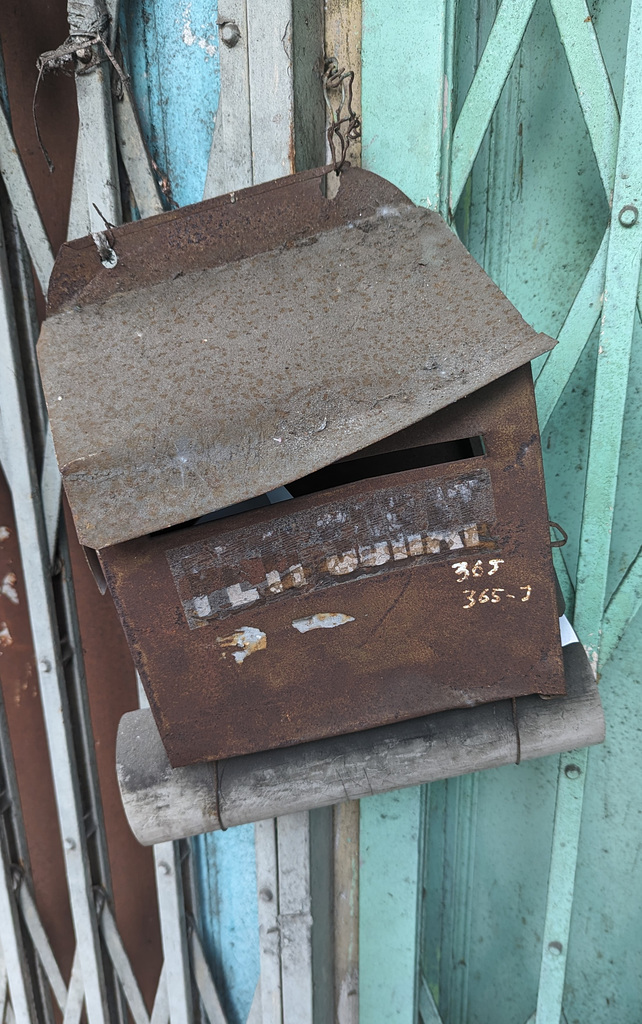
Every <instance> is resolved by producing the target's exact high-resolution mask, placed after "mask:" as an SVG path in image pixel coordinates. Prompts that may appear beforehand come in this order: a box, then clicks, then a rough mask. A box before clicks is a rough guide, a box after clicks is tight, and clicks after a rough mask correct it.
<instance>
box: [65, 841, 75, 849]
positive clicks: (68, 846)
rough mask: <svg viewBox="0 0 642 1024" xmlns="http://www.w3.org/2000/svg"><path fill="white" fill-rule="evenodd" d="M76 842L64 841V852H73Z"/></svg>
mask: <svg viewBox="0 0 642 1024" xmlns="http://www.w3.org/2000/svg"><path fill="white" fill-rule="evenodd" d="M75 849H76V842H75V840H74V839H65V850H75Z"/></svg>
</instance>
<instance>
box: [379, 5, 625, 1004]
mask: <svg viewBox="0 0 642 1024" xmlns="http://www.w3.org/2000/svg"><path fill="white" fill-rule="evenodd" d="M549 2H550V7H551V10H552V13H553V16H554V18H555V22H556V24H557V29H558V31H559V37H560V40H561V44H562V46H563V49H564V53H565V55H566V58H567V60H568V65H569V69H570V73H571V76H572V79H573V83H574V85H575V89H576V93H577V98H578V101H579V105H580V108H581V111H582V114H583V117H584V121H585V124H586V129H587V132H588V136H589V138H590V141H591V146H592V149H593V152H594V155H595V160H596V164H597V169H598V172H599V176H600V179H601V181H602V185H603V187H604V192H605V195H606V200H607V203H608V205H609V207H611V208H612V211H613V215H612V217H611V219H610V223H609V225H608V227H607V230H606V232H605V234H604V237H603V239H602V241H601V244H600V245H599V248H598V250H597V252H596V254H595V257H594V259H593V261H592V262H591V265H590V267H589V269H588V272H587V274H586V276H585V278H584V280H583V281H582V283H581V286H580V288H579V290H578V292H577V295H576V297H575V300H574V301H573V303H572V305H571V307H570V309H569V311H568V313H567V315H566V318H565V319H564V322H563V325H562V327H561V330H560V331H559V345H558V346H557V348H556V349H555V350H554V351H553V353H552V354H551V355H550V356H549V357H548V358H547V359H546V360H542V361H541V362H540V363H539V365H538V366H537V367H536V368H535V376H536V394H537V399H538V411H539V416H540V424H541V427H542V431H544V430H545V429H546V427H547V426H548V424H549V421H550V420H551V416H552V414H553V412H554V410H555V408H556V406H557V404H558V402H559V401H560V398H561V397H562V394H563V393H564V390H565V388H566V387H567V385H568V383H569V381H570V379H571V376H572V375H573V373H574V372H575V371H576V368H577V365H578V362H579V360H580V358H581V357H582V354H583V353H584V351H585V349H586V346H587V345H588V344H589V343H590V341H591V336H592V335H593V334H594V329H595V326H596V324H597V322H598V320H600V334H599V351H598V356H597V369H596V373H595V389H594V396H593V406H592V430H591V438H590V443H589V453H588V466H587V472H586V479H585V485H584V507H583V514H582V525H581V535H580V548H579V561H578V565H577V572H575V571H574V569H575V567H574V566H573V565H572V564H570V562H569V563H567V562H566V560H565V559H564V557H563V555H562V554H560V553H556V563H557V567H558V572H559V574H560V577H561V582H562V586H563V589H564V590H565V595H566V597H567V604H568V605H569V607H570V608H571V609H572V608H573V607H574V622H575V626H576V628H577V630H578V632H579V634H580V636H581V638H582V640H583V641H584V643H585V646H586V648H587V651H588V653H589V655H590V657H591V659H592V663H593V665H594V667H595V670H596V671H598V669H599V668H601V666H602V665H603V664H605V662H606V660H607V659H608V658H609V657H610V656H611V655H612V654H613V652H614V650H615V648H616V646H617V644H618V642H619V641H620V639H621V638H622V636H623V635H624V633H625V631H626V628H627V625H628V624H629V623H630V622H631V621H632V620H633V618H634V617H635V616H636V614H637V612H638V611H639V609H640V607H641V606H642V549H641V550H640V552H639V553H638V554H637V557H636V558H635V559H633V561H632V562H631V564H630V565H629V568H628V570H627V571H626V572H625V573H624V574H623V576H622V578H621V580H620V582H619V584H618V585H617V586H616V587H615V590H614V592H613V594H612V595H611V596H610V600H608V598H609V593H608V586H609V554H610V551H611V533H612V527H613V520H614V514H615V507H616V489H617V482H618V470H619V466H620V450H621V444H622V423H623V417H624V407H625V402H626V396H627V384H628V370H629V363H630V357H631V345H632V339H633V332H634V323H635V319H636V304H637V302H638V288H639V276H640V259H641V254H642V248H641V246H642V224H640V223H638V221H637V220H636V214H635V212H634V211H632V210H631V209H629V210H628V211H625V212H624V214H622V215H621V216H620V214H621V211H622V210H623V208H624V207H635V208H637V207H638V206H639V205H640V203H641V202H642V178H641V177H640V174H641V171H642V159H641V158H642V150H641V147H642V140H641V138H640V134H639V127H640V120H641V119H642V0H633V2H632V5H631V14H630V26H629V35H628V50H627V58H626V70H625V76H624V82H625V84H624V95H623V101H622V115H621V119H620V116H619V113H618V108H617V103H616V99H615V97H614V93H613V89H612V86H611V80H610V77H609V73H608V71H607V68H606V64H605V61H604V58H603V55H602V52H601V49H600V43H599V41H598V36H597V33H596V30H595V27H594V24H593V20H592V16H591V12H590V10H589V7H588V6H587V4H586V2H585V0H549ZM459 6H461V4H460V5H458V3H457V0H441V2H439V3H434V4H431V5H430V10H427V9H426V8H425V5H423V4H421V3H420V2H418V0H406V2H405V3H403V4H401V5H400V7H399V8H398V9H396V11H395V17H394V19H392V20H391V19H390V16H389V10H388V6H387V5H386V4H385V3H384V2H383V0H364V26H363V87H362V88H363V120H364V148H363V162H364V166H366V167H369V168H370V169H372V170H375V171H377V172H378V173H380V174H384V175H385V176H387V177H389V178H391V180H393V181H394V182H395V183H396V184H398V185H399V186H400V187H401V188H402V189H404V190H405V191H407V192H408V194H409V195H410V196H411V197H412V198H413V199H414V200H415V201H416V202H420V203H423V204H427V205H430V206H433V207H436V208H438V209H439V210H440V212H442V214H443V215H444V216H446V217H448V218H449V219H451V220H453V219H454V213H455V211H456V210H457V206H458V204H459V203H460V202H461V204H462V207H465V205H466V203H467V202H468V201H469V198H470V174H471V171H472V169H473V166H474V165H475V161H476V160H477V158H478V156H479V154H480V150H483V148H484V146H485V145H487V137H488V136H487V132H488V128H489V125H490V124H491V119H492V118H493V114H494V112H495V111H496V109H497V107H498V103H499V101H500V97H502V92H503V90H504V88H505V85H506V81H507V78H508V76H509V73H510V72H511V68H512V66H513V63H514V60H515V57H516V54H517V53H518V51H519V48H520V46H521V45H522V41H523V38H524V34H525V31H526V29H527V25H528V22H529V18H530V17H531V14H532V11H533V8H534V7H535V0H503V2H502V3H501V4H500V5H499V7H498V10H497V13H496V17H495V18H494V21H493V23H492V27H491V28H490V31H489V34H488V38H487V42H486V45H485V48H484V50H483V53H482V55H481V59H479V61H478V62H476V65H477V66H476V69H475V72H474V75H473V76H472V81H471V83H470V84H469V87H468V90H467V93H466V96H465V99H464V101H463V104H462V105H461V109H460V112H459V116H458V117H457V119H456V122H455V124H454V126H453V124H452V109H451V108H452V106H453V103H452V98H453V93H454V91H455V89H456V86H457V83H456V82H454V81H453V71H452V69H453V48H454V46H455V29H454V23H455V17H456V14H457V13H458V7H459ZM488 6H489V5H484V4H480V5H479V6H478V14H480V16H481V15H482V14H483V12H482V8H484V9H486V8H487V7H488ZM384 52H385V54H386V71H387V74H386V75H385V76H384V75H382V74H381V73H380V72H381V66H380V59H381V58H380V54H381V53H384ZM409 80H412V82H413V85H414V90H413V100H412V102H411V103H409V104H406V105H405V106H404V105H403V104H402V103H400V100H399V96H400V95H401V94H402V93H401V90H402V88H403V86H404V84H405V83H406V82H407V81H409ZM627 215H628V218H629V219H630V220H635V223H633V224H631V225H627V220H626V218H627ZM623 221H624V222H623ZM487 269H490V272H491V273H493V269H492V268H489V267H487ZM495 276H497V275H495ZM499 283H501V281H500V282H499ZM587 764H588V754H587V752H586V751H579V752H576V753H575V754H573V756H572V757H570V756H564V757H562V758H560V761H559V766H558V781H557V797H556V803H555V813H554V821H553V829H552V848H551V862H550V870H549V882H548V896H547V902H546V911H545V921H544V931H543V940H542V957H541V966H540V975H539V994H538V1000H537V1009H536V1012H535V1014H534V1015H533V1017H532V1018H530V1019H531V1020H533V1021H536V1024H552V1022H558V1021H560V1020H561V1019H562V1014H563V1011H562V999H563V993H564V982H565V973H566V954H567V946H568V937H569V933H570V926H571V913H572V906H573V892H574V884H575V871H576V863H577V854H578V849H579V841H580V829H581V823H582V807H583V796H584V785H585V779H586V771H587ZM471 784H472V783H471V782H470V781H463V780H453V781H452V782H451V783H449V786H450V787H451V791H452V792H453V793H455V796H454V797H451V800H452V799H454V803H455V806H456V807H461V805H462V794H463V792H464V788H465V787H468V788H470V786H471ZM460 790H461V792H460ZM379 799H380V800H381V801H382V806H384V805H385V801H386V800H387V799H388V798H379ZM407 799H408V800H412V799H413V798H412V797H408V798H407ZM414 800H415V803H414V804H413V805H412V806H413V808H416V807H419V806H420V797H419V795H418V794H416V795H415V796H414ZM474 804H475V801H474V800H469V805H468V806H469V812H470V813H469V816H466V815H463V816H462V815H461V813H460V812H459V811H458V812H457V814H456V815H455V822H456V823H455V825H454V826H452V827H454V829H455V832H454V834H452V835H450V838H448V835H449V832H448V829H446V832H445V834H446V836H447V838H446V843H447V845H448V844H450V849H449V851H448V854H447V859H448V860H449V863H450V870H451V873H454V874H455V875H458V877H459V880H460V882H462V883H463V882H464V881H465V879H466V871H465V869H464V866H465V864H466V863H470V843H471V842H472V840H473V837H474V828H473V827H471V818H470V815H473V816H474ZM413 813H414V812H413ZM433 816H434V808H433V810H432V812H431V813H430V814H429V815H428V816H427V821H426V828H427V829H428V830H430V829H432V828H433V826H434V820H433ZM451 818H452V815H451ZM362 829H365V830H366V834H368V830H372V829H373V824H372V821H371V820H370V811H369V810H368V811H365V810H364V811H362ZM397 842H399V840H398V841H397ZM394 878H395V872H394V871H393V872H392V879H391V875H390V872H389V871H388V872H387V873H385V874H382V876H381V878H380V879H379V881H378V882H376V880H375V879H369V878H368V877H366V878H362V884H361V890H362V904H361V905H362V913H364V911H365V908H366V907H367V906H368V905H369V902H370V901H375V902H376V899H377V892H378V889H380V888H382V887H385V888H390V886H391V885H394ZM468 880H469V881H470V879H468ZM417 889H419V883H418V882H417ZM444 898H445V897H444ZM469 898H470V897H469ZM459 900H460V902H461V900H463V901H464V902H463V904H461V905H460V908H459V911H458V913H459V921H458V922H455V921H453V922H451V927H450V931H451V933H452V934H453V941H454V942H455V944H458V945H459V947H461V945H462V942H463V943H464V945H465V940H464V937H463V935H462V933H461V930H462V927H463V930H464V932H465V926H462V920H464V918H465V900H466V897H465V896H464V895H460V897H459ZM462 915H463V917H462ZM458 932H459V935H458V934H457V933H458ZM381 939H382V936H381V935H377V934H376V929H375V931H374V932H371V933H370V934H369V935H368V934H362V947H361V961H362V965H364V966H365V968H366V971H367V972H368V973H367V976H369V975H370V974H374V973H375V972H376V973H377V977H378V980H379V987H378V991H379V992H381V991H382V988H385V986H386V984H387V991H388V994H389V998H390V994H391V993H392V992H393V990H394V984H393V978H392V977H391V976H390V974H389V972H388V969H387V964H386V962H385V961H386V958H385V956H384V955H382V950H388V949H389V944H387V943H386V942H383V943H381ZM407 949H408V951H409V950H410V945H409V944H407ZM440 953H441V955H442V956H444V955H445V952H444V950H443V949H442V950H440ZM408 955H411V954H410V952H408ZM362 970H363V967H362ZM386 979H387V982H386ZM465 984H466V982H464V985H465ZM426 990H427V986H426V983H425V981H422V982H420V984H419V987H418V992H419V1006H420V1007H421V1005H422V993H423V1006H424V1007H428V1010H429V1011H430V1014H431V1018H432V1019H436V1018H435V1017H434V1012H435V1005H437V1006H439V1003H440V999H439V998H438V996H439V995H441V997H442V999H441V1003H442V1006H443V1005H446V1004H447V1007H448V1013H447V1020H448V1024H454V1022H460V1021H461V1022H462V1024H463V1021H465V1020H466V1016H465V1014H466V1010H465V1006H466V995H465V992H464V991H463V989H461V987H460V990H459V992H456V991H453V992H451V993H450V995H449V998H447V999H445V997H444V993H443V992H442V993H437V994H436V993H435V992H434V991H433V992H432V993H431V998H430V999H428V996H427V995H426ZM428 991H429V990H428ZM429 994H430V993H429ZM432 996H435V1000H432ZM369 1009H370V1013H371V1014H372V1015H371V1016H368V1018H367V1019H368V1021H369V1024H370V1022H375V1024H378V1022H379V1021H382V1022H383V1021H384V1020H388V1019H393V1017H392V1016H391V1015H390V1014H391V1006H390V1002H388V1003H387V1005H386V1006H385V1007H383V1006H380V1008H379V1009H378V1010H377V1007H376V1006H375V1005H373V1006H372V1007H371V1008H369ZM394 1010H395V1014H396V1016H395V1017H394V1019H400V1020H401V1019H404V1020H406V1019H407V1020H411V1019H413V1020H414V1019H415V1017H413V1016H411V1015H410V1014H409V1012H404V1011H403V1008H402V1007H400V1006H398V1005H397V1004H395V1007H394ZM428 1010H426V1011H425V1012H428ZM412 1012H413V1013H415V1012H416V1011H415V1009H413V1011H412ZM365 1019H366V1018H365V1016H362V1020H364V1021H365Z"/></svg>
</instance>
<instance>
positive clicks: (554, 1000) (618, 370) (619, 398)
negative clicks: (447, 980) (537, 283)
mask: <svg viewBox="0 0 642 1024" xmlns="http://www.w3.org/2000/svg"><path fill="white" fill-rule="evenodd" d="M641 119H642V0H633V3H632V5H631V16H630V24H629V39H628V47H627V57H626V68H625V83H624V96H623V102H622V118H621V124H620V139H619V145H618V157H617V170H616V176H615V187H614V195H613V218H612V221H611V228H610V232H609V248H608V255H607V263H606V283H605V292H604V305H603V313H602V330H601V333H600V347H599V351H598V359H597V369H596V377H595V394H594V399H593V422H592V429H591V439H590V443H589V457H588V466H587V476H586V485H585V495H584V512H583V517H582V533H581V539H580V552H579V563H578V572H577V590H576V600H575V615H574V623H575V627H576V629H577V631H578V633H579V635H580V637H581V638H582V640H583V642H584V644H585V646H586V648H587V651H588V653H589V656H590V657H591V660H592V663H593V665H594V668H595V669H596V670H597V666H598V657H599V653H600V639H601V631H602V619H603V613H604V605H605V597H606V586H607V575H608V563H609V550H610V542H611V527H612V523H613V510H614V505H615V493H616V486H617V475H618V466H619V457H620V446H621V439H622V421H623V417H624V406H625V401H626V392H627V383H628V373H629V363H630V355H631V344H632V339H633V327H634V319H635V315H636V301H637V294H638V285H639V279H640V260H641V258H642V224H640V223H639V212H638V206H642V138H641V137H640V132H639V128H640V120H641ZM587 760H588V752H587V751H582V752H581V753H577V754H576V755H575V757H574V759H573V761H574V764H575V766H576V768H577V772H578V774H576V773H575V771H573V773H572V774H569V766H568V762H567V759H565V758H564V757H562V758H561V759H560V770H559V776H558V789H557V809H556V815H555V827H554V833H553V849H552V855H551V868H550V874H549V886H548V898H547V907H546V919H545V924H544V941H543V948H542V961H541V970H540V986H539V995H538V1001H537V1013H536V1024H559V1021H560V1017H561V1013H562V999H563V995H564V980H565V976H566V961H567V945H568V935H569V932H570V924H571V911H572V905H573V892H574V885H575V870H576V865H577V851H578V846H579V837H580V828H581V820H582V804H583V798H584V786H585V776H586V765H587ZM569 783H570V785H569Z"/></svg>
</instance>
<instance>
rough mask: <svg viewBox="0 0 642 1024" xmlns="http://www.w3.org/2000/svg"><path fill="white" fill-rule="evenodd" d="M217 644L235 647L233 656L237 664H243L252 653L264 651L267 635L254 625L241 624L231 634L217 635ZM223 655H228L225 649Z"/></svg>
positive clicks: (232, 652)
mask: <svg viewBox="0 0 642 1024" xmlns="http://www.w3.org/2000/svg"><path fill="white" fill-rule="evenodd" d="M216 642H217V644H219V646H220V647H235V648H237V650H233V651H231V654H232V657H233V658H234V661H235V662H236V664H237V665H242V664H243V662H244V661H245V659H246V658H247V657H248V655H250V654H254V653H255V652H256V651H264V650H265V649H266V647H267V636H266V635H265V633H264V632H263V631H262V630H260V629H256V628H255V627H254V626H241V627H240V629H237V630H235V631H234V632H233V633H230V635H229V636H217V638H216ZM222 653H223V657H224V658H226V657H227V651H223V652H222Z"/></svg>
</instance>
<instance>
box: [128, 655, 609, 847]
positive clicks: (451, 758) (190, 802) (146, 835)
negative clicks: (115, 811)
mask: <svg viewBox="0 0 642 1024" xmlns="http://www.w3.org/2000/svg"><path fill="white" fill-rule="evenodd" d="M564 664H565V670H566V685H567V695H566V696H565V697H557V698H551V699H547V700H545V699H542V698H541V697H539V696H537V695H534V696H530V697H520V698H518V700H517V702H516V708H517V724H518V728H519V740H520V746H521V758H522V760H530V759H531V758H535V757H543V756H544V755H546V754H554V753H560V752H562V751H566V750H573V749H576V748H578V747H584V746H589V745H591V744H594V743H601V742H602V740H603V739H604V716H603V712H602V705H601V703H600V698H599V696H598V692H597V686H596V684H595V680H594V678H593V674H592V672H591V669H590V667H589V665H588V662H587V659H586V655H585V653H584V649H583V648H582V645H581V644H579V643H571V644H569V645H568V646H566V647H565V648H564ZM516 759H517V731H516V727H515V721H514V719H513V710H512V706H511V702H510V701H509V700H505V701H498V702H496V703H492V704H483V705H480V706H478V707H474V708H466V709H459V710H456V711H444V712H441V713H439V714H434V715H428V716H426V717H424V718H416V719H411V720H410V721H407V722H399V723H397V724H395V725H389V726H383V727H381V728H378V729H369V730H367V731H365V732H360V733H353V734H352V735H348V736H339V737H333V738H332V739H326V740H320V741H318V742H316V743H305V744H301V745H299V746H295V747H288V748H285V749H279V750H268V751H265V752H262V753H258V754H250V755H247V756H244V757H235V758H230V759H229V760H225V761H219V762H218V763H216V764H215V763H214V762H209V763H204V764H196V765H190V766H188V767H185V768H172V767H171V766H170V764H169V761H168V759H167V755H166V753H165V748H164V747H163V744H162V741H161V739H160V736H159V733H158V730H157V728H156V725H155V723H154V719H153V717H152V713H151V711H149V710H141V711H131V712H129V713H128V714H126V715H124V716H123V718H122V719H121V723H120V728H119V731H118V742H117V750H116V762H117V772H118V780H119V784H120V790H121V795H122V798H123V804H124V807H125V812H126V814H127V818H128V820H129V824H130V827H131V829H132V831H133V832H134V835H135V836H136V838H137V839H138V840H139V842H141V843H143V844H144V845H149V844H151V843H159V842H165V841H166V840H168V839H177V838H179V837H182V836H188V835H196V834H197V833H200V832H211V831H214V830H216V829H220V828H223V827H224V828H227V827H229V826H232V825H241V824H244V823H246V822H251V821H260V820H263V819H265V818H272V817H275V816H277V815H280V814H290V813H292V812H294V811H302V810H309V809H312V808H314V807H324V806H327V805H329V804H335V803H340V802H341V801H343V800H353V799H357V798H359V797H362V796H370V795H371V794H373V793H384V792H387V791H389V790H392V789H399V788H401V787H404V786H415V785H418V784H419V783H424V782H433V781H434V780H436V779H443V778H449V777H451V776H455V775H464V774H466V773H468V772H473V771H477V770H479V769H482V768H495V767H497V766H499V765H503V764H510V763H511V762H514V761H516Z"/></svg>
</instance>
